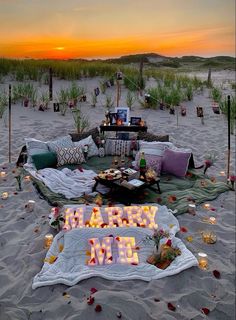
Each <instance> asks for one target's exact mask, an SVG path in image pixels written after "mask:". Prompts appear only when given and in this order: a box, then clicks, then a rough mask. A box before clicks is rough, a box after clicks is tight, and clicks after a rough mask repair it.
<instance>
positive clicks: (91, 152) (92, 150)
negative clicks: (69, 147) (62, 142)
mask: <svg viewBox="0 0 236 320" xmlns="http://www.w3.org/2000/svg"><path fill="white" fill-rule="evenodd" d="M73 144H74V146H75V147H80V148H81V149H82V150H83V148H84V146H85V145H87V146H88V158H90V157H94V156H98V147H97V146H96V144H95V142H94V141H93V138H92V136H91V135H90V136H88V137H87V138H85V139H82V140H80V141H76V142H74V143H73Z"/></svg>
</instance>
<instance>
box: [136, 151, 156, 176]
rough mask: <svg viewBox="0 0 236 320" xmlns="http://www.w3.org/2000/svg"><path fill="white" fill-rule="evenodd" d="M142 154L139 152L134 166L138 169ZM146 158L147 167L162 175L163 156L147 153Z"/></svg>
mask: <svg viewBox="0 0 236 320" xmlns="http://www.w3.org/2000/svg"><path fill="white" fill-rule="evenodd" d="M140 156H141V153H140V152H138V153H137V155H136V157H135V165H134V168H135V169H136V170H139V162H140ZM145 160H146V163H147V168H152V169H153V170H155V171H156V173H157V175H158V176H160V175H161V167H162V157H161V156H157V155H153V154H146V155H145Z"/></svg>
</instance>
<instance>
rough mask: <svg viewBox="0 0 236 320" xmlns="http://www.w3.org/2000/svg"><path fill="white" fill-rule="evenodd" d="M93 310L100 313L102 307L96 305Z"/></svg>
mask: <svg viewBox="0 0 236 320" xmlns="http://www.w3.org/2000/svg"><path fill="white" fill-rule="evenodd" d="M94 310H95V311H96V312H101V311H102V306H101V305H100V304H97V305H96V307H95V309H94Z"/></svg>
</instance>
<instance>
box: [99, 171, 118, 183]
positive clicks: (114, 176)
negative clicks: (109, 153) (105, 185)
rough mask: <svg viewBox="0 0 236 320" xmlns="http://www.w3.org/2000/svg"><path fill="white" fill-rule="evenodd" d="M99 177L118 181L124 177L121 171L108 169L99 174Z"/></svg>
mask: <svg viewBox="0 0 236 320" xmlns="http://www.w3.org/2000/svg"><path fill="white" fill-rule="evenodd" d="M98 177H99V178H100V179H104V180H118V179H120V178H121V177H122V175H121V171H120V170H117V169H107V170H104V171H101V172H99V174H98Z"/></svg>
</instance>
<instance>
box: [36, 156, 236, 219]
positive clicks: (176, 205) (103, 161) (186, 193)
mask: <svg viewBox="0 0 236 320" xmlns="http://www.w3.org/2000/svg"><path fill="white" fill-rule="evenodd" d="M112 159H113V157H111V156H106V157H104V158H99V157H92V158H90V159H88V160H87V162H86V163H85V164H83V165H80V166H79V167H82V168H84V169H91V170H94V171H95V172H97V173H98V172H99V171H101V170H105V169H107V168H110V165H111V163H112ZM129 163H130V164H131V159H129V160H127V166H128V165H129ZM66 167H67V168H70V169H75V168H78V165H77V166H73V165H70V166H68V165H67V166H66ZM62 168H65V166H64V167H61V168H59V170H60V169H62ZM32 181H33V183H34V185H35V187H36V188H37V190H38V192H39V193H40V195H41V196H42V197H43V198H45V199H46V200H47V201H48V202H49V204H51V205H52V206H59V207H62V206H64V205H66V204H88V203H96V201H97V196H96V195H94V196H93V195H92V196H91V195H86V194H84V195H83V196H81V197H79V198H72V199H66V198H65V197H64V196H63V195H61V194H57V193H54V192H52V191H51V190H50V189H49V188H48V187H47V186H45V184H44V183H43V182H41V181H39V180H38V179H36V178H34V177H32ZM160 188H161V194H159V193H157V192H155V191H153V190H151V189H148V188H146V189H143V190H142V192H140V193H139V194H137V197H136V198H135V199H134V202H132V203H137V204H143V203H147V202H148V203H158V204H161V205H166V206H167V207H168V208H170V209H172V210H174V214H175V215H179V214H182V213H185V212H187V211H188V205H189V203H191V202H195V204H196V205H199V204H201V203H203V202H205V201H211V200H214V199H215V198H217V197H218V196H219V195H220V194H221V193H223V192H225V191H229V190H230V186H229V185H228V184H227V183H225V182H221V181H217V180H216V179H215V178H214V177H209V176H207V175H206V174H204V173H203V169H189V170H188V172H187V174H186V176H185V178H177V177H175V176H172V175H162V176H161V179H160ZM120 202H121V201H119V199H116V198H114V197H112V195H111V194H110V193H108V194H107V195H103V196H102V203H103V204H109V203H112V204H113V203H120Z"/></svg>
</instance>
